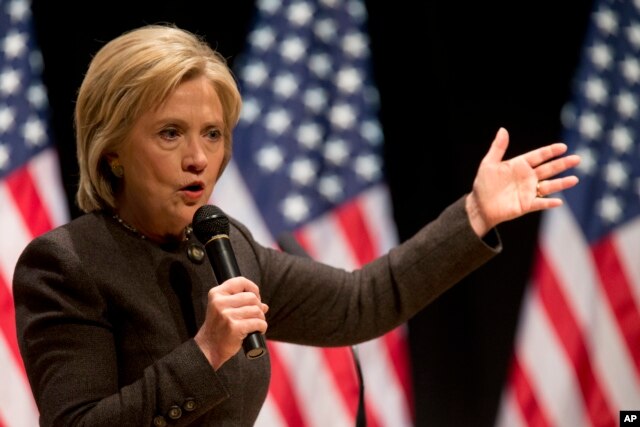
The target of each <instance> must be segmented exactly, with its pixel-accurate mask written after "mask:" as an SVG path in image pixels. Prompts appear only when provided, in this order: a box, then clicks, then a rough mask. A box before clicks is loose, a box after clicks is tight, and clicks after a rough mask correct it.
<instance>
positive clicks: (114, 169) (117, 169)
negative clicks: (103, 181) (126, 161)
mask: <svg viewBox="0 0 640 427" xmlns="http://www.w3.org/2000/svg"><path fill="white" fill-rule="evenodd" d="M111 173H113V175H114V176H115V177H116V178H122V177H123V176H124V168H123V167H122V165H121V164H120V163H118V162H113V163H112V164H111Z"/></svg>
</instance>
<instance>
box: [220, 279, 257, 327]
mask: <svg viewBox="0 0 640 427" xmlns="http://www.w3.org/2000/svg"><path fill="white" fill-rule="evenodd" d="M209 297H210V298H209V299H210V303H211V304H212V305H214V306H215V307H216V308H217V310H218V311H219V312H220V313H223V314H225V315H226V316H228V317H229V318H232V319H236V320H242V319H252V318H255V319H260V320H264V319H265V314H266V313H267V311H268V310H269V306H267V304H264V303H262V301H261V300H260V289H259V288H258V286H257V285H256V284H255V283H253V282H252V281H250V280H248V279H246V278H244V277H234V278H232V279H229V280H227V281H225V282H224V283H222V284H221V285H219V286H216V287H214V288H212V289H211V290H210V291H209Z"/></svg>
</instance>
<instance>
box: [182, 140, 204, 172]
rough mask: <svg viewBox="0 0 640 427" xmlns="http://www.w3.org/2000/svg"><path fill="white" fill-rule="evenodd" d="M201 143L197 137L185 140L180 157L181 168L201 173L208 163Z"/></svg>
mask: <svg viewBox="0 0 640 427" xmlns="http://www.w3.org/2000/svg"><path fill="white" fill-rule="evenodd" d="M202 144H203V142H201V141H200V138H199V137H192V138H188V139H187V144H186V146H185V151H184V155H183V156H182V168H183V169H184V170H187V171H191V172H202V171H203V170H204V169H205V168H206V167H207V163H208V159H207V154H206V153H205V151H204V147H203V145H202Z"/></svg>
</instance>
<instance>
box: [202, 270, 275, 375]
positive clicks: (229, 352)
mask: <svg viewBox="0 0 640 427" xmlns="http://www.w3.org/2000/svg"><path fill="white" fill-rule="evenodd" d="M268 309H269V307H268V306H267V305H266V304H263V303H262V302H261V301H260V289H259V288H258V286H257V285H256V284H255V283H253V282H252V281H251V280H249V279H246V278H244V277H234V278H231V279H229V280H227V281H225V282H223V283H222V284H221V285H219V286H214V287H213V288H211V290H210V291H209V295H208V298H207V311H206V314H205V319H204V323H203V324H202V326H201V327H200V330H198V333H197V334H196V336H195V337H194V339H195V341H196V344H198V346H199V347H200V349H201V350H202V352H203V353H204V355H205V356H206V358H207V360H209V363H210V364H211V366H212V367H213V369H215V370H217V369H218V368H219V367H220V366H222V364H223V363H224V362H226V361H227V360H229V359H230V358H231V357H233V356H234V355H235V354H236V353H237V352H238V351H239V350H240V348H241V347H242V341H243V340H244V339H245V338H246V337H247V335H249V334H250V333H252V332H260V333H262V334H264V333H265V332H266V331H267V321H266V319H265V313H266V312H267V310H268Z"/></svg>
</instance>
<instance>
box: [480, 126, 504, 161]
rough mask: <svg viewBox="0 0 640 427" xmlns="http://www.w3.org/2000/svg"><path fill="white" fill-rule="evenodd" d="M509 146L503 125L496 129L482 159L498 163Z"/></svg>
mask: <svg viewBox="0 0 640 427" xmlns="http://www.w3.org/2000/svg"><path fill="white" fill-rule="evenodd" d="M508 146H509V133H508V132H507V130H506V129H505V128H503V127H501V128H500V129H498V132H497V133H496V137H495V138H494V139H493V142H492V143H491V147H489V151H488V152H487V154H486V155H485V156H484V159H483V161H485V162H491V163H499V162H501V161H502V159H503V158H504V154H505V153H506V152H507V147H508Z"/></svg>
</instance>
